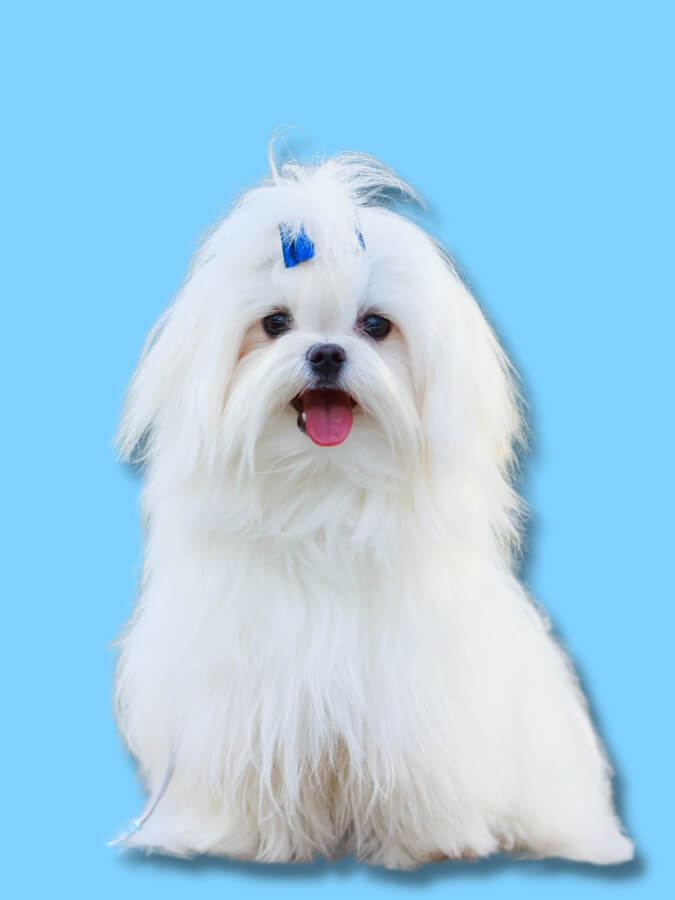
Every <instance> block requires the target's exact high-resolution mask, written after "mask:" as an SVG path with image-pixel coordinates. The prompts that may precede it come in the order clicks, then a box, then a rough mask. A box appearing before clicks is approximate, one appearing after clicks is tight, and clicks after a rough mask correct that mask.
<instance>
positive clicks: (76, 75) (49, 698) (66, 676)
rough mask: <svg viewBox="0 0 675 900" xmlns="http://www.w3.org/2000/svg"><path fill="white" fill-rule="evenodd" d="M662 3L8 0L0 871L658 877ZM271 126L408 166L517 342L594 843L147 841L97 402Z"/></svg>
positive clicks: (667, 75) (110, 428)
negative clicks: (383, 854) (598, 825)
mask: <svg viewBox="0 0 675 900" xmlns="http://www.w3.org/2000/svg"><path fill="white" fill-rule="evenodd" d="M672 9H673V6H672V4H668V3H655V2H640V3H638V2H635V3H632V4H631V3H620V2H615V3H602V2H596V3H589V2H585V3H578V2H566V3H522V2H520V3H503V4H499V3H485V2H469V0H465V2H464V3H452V4H451V3H447V4H443V3H440V2H438V3H427V2H415V3H405V4H404V3H401V4H395V3H392V4H391V5H390V4H386V3H383V2H379V3H374V4H368V3H365V2H357V3H352V2H338V3H331V4H324V3H316V4H304V3H283V2H276V3H274V4H264V3H260V2H255V3H250V4H237V5H236V6H235V5H228V4H226V3H201V2H193V3H187V2H185V3H181V4H174V3H169V2H165V3H134V4H131V3H126V2H116V3H82V4H76V3H72V2H65V3H63V2H62V3H32V4H31V3H23V4H21V6H20V8H19V6H18V5H17V6H16V7H15V9H14V10H13V11H9V12H6V13H5V16H4V19H5V21H4V25H3V28H2V32H3V36H2V38H0V40H1V41H2V48H1V49H2V52H1V54H0V56H1V58H2V63H1V65H2V68H3V70H4V71H3V73H2V84H3V91H4V93H5V94H6V101H7V102H6V104H5V107H4V109H5V111H4V112H3V113H2V124H3V126H4V128H3V131H4V137H3V139H2V144H1V145H0V152H1V153H2V155H3V157H4V159H3V163H2V170H1V171H2V178H3V183H4V187H3V198H4V199H3V207H4V215H3V220H4V221H3V240H2V249H3V257H4V262H3V269H2V294H3V311H2V320H3V338H4V339H3V342H2V344H3V352H2V354H1V357H2V367H3V377H2V383H3V386H4V390H3V406H2V425H3V439H2V452H3V457H4V459H3V463H4V464H3V472H4V476H5V482H4V485H5V486H4V495H5V502H4V504H3V505H4V513H5V514H4V516H3V522H2V524H3V530H4V532H5V534H4V538H3V541H2V546H3V549H4V551H5V553H6V554H7V558H6V561H5V563H4V566H3V573H4V603H3V618H2V626H3V649H2V653H1V654H0V657H1V658H2V665H3V668H4V669H6V672H5V674H4V676H3V679H2V683H3V693H4V701H3V707H4V708H3V714H2V718H1V719H0V721H1V722H2V724H3V726H4V729H3V730H4V732H5V733H4V736H3V738H2V754H3V757H6V759H5V761H4V762H3V766H2V771H3V782H4V786H3V795H4V803H3V821H2V828H3V830H4V831H5V835H4V838H3V842H2V843H3V849H4V850H5V853H6V856H5V861H4V864H3V872H2V882H3V885H5V886H6V887H7V888H8V896H12V897H39V896H43V895H45V896H61V895H63V896H68V897H73V898H80V897H101V898H107V897H125V898H135V897H161V898H166V900H170V898H174V897H190V898H196V900H201V898H211V897H214V898H215V897H227V896H237V897H239V896H243V897H259V896H263V895H264V896H269V897H291V896H292V897H299V898H304V897H310V896H315V895H316V893H317V892H322V893H324V894H325V895H326V896H331V895H334V896H337V895H338V894H341V893H343V892H349V894H350V895H351V896H353V897H358V896H365V895H366V894H368V895H369V896H372V897H377V896H385V895H390V896H396V897H401V898H403V897H411V896H425V897H429V898H431V897H440V896H446V895H450V894H452V896H454V897H462V898H464V897H467V898H477V897H487V896H491V897H493V896H499V897H500V898H510V897H518V898H526V897H541V896H546V897H550V898H554V897H570V896H574V897H575V898H578V900H582V898H586V897H593V898H600V897H605V896H610V895H611V896H612V897H624V896H626V897H631V898H632V897H636V898H637V897H649V898H659V897H663V896H665V895H666V893H667V889H668V885H669V884H670V886H671V887H672V876H673V864H672V856H673V853H674V852H675V851H673V835H672V815H671V814H670V812H669V807H671V808H672V805H673V800H674V798H673V792H672V783H673V777H672V771H673V742H672V710H673V703H672V690H671V688H672V664H671V662H672V656H673V625H674V624H675V622H674V618H673V607H672V604H673V593H672V575H671V572H672V513H671V510H672V508H673V495H672V481H671V477H670V473H671V469H672V459H673V442H672V424H671V422H672V414H673V406H672V377H671V371H672V365H673V359H672V356H673V354H672V343H673V339H672V332H673V325H674V321H673V313H672V305H673V300H674V299H675V297H674V291H673V278H672V269H671V266H672V247H673V199H674V197H673V180H672V170H671V166H672V158H673V140H672V138H673V134H672V115H673V108H672V91H673V69H672V66H671V64H670V62H669V60H668V59H667V57H668V56H670V57H671V58H672V45H673V21H672V15H671V11H672ZM289 122H290V123H295V124H297V125H298V126H300V127H301V128H302V129H304V131H303V132H302V133H301V134H300V135H299V137H298V136H297V135H296V138H295V139H294V140H295V146H296V148H297V147H299V148H300V151H301V152H305V151H306V152H309V153H314V152H323V153H332V152H334V151H337V150H341V149H361V150H365V151H368V152H370V153H372V154H374V155H376V156H379V157H381V158H382V159H384V160H385V161H387V162H388V163H390V164H391V165H393V166H394V167H395V168H397V169H398V170H399V171H400V172H401V173H402V174H403V175H404V176H405V177H407V178H408V179H409V180H411V181H412V183H413V184H414V185H415V186H416V187H417V188H418V189H419V190H420V191H421V192H422V194H424V195H425V196H426V197H427V198H428V200H429V202H430V205H431V207H432V215H431V218H430V220H429V227H430V229H431V230H432V231H433V232H434V233H435V234H436V235H437V236H439V237H440V238H441V239H442V240H443V241H444V242H445V243H446V244H447V245H448V246H449V247H450V248H451V249H452V252H453V254H454V256H455V258H456V260H457V262H458V264H459V267H460V269H461V271H462V272H463V273H464V275H465V277H466V278H467V279H468V280H469V283H470V284H471V286H472V288H473V289H474V290H475V292H476V293H477V296H478V297H479V298H480V300H481V302H482V304H483V306H484V308H485V310H486V311H487V313H488V315H489V317H490V319H491V321H492V322H493V323H494V325H495V327H496V328H497V330H498V331H499V333H500V335H501V337H502V339H503V341H504V343H505V345H506V347H507V349H508V350H509V352H510V354H511V355H512V357H513V359H514V361H515V363H516V364H517V366H518V368H519V369H520V372H521V373H522V376H523V381H524V386H525V392H526V396H527V399H528V401H529V404H530V409H531V420H532V423H533V426H534V432H535V439H534V445H533V452H532V454H531V456H530V458H529V461H528V464H527V468H526V477H525V482H524V491H525V494H526V497H527V499H528V500H529V501H530V503H531V505H532V507H533V509H534V523H533V527H532V529H531V533H530V534H531V549H530V552H529V554H528V556H527V559H526V562H525V565H524V577H525V578H526V580H527V582H528V583H529V585H530V586H531V587H532V588H533V590H534V591H535V592H536V594H537V596H538V597H539V598H540V599H541V600H542V601H543V602H544V603H545V605H546V606H547V608H548V609H549V610H550V612H551V614H552V617H553V620H554V622H555V624H556V627H557V629H558V631H559V633H560V634H561V635H562V636H563V638H564V640H565V642H566V644H567V646H568V647H569V649H570V650H571V652H572V654H573V657H574V659H575V660H576V662H577V664H578V666H579V669H580V672H581V673H582V677H583V680H584V683H585V685H586V687H587V689H588V691H589V694H590V697H591V701H592V705H593V708H594V710H595V713H596V716H597V720H598V722H599V725H600V727H601V731H602V734H603V736H604V738H605V739H606V741H607V744H608V746H609V748H610V752H611V755H612V757H613V759H614V761H615V763H616V767H617V770H618V772H619V773H620V790H619V799H620V807H621V811H622V814H623V817H624V820H625V822H626V825H627V827H628V828H629V830H630V833H631V834H632V835H633V837H634V838H635V840H636V842H637V845H638V848H639V859H638V861H637V862H636V863H633V864H630V865H628V866H625V867H622V868H619V869H615V870H593V869H592V868H590V867H584V866H575V865H569V864H562V863H513V862H508V861H504V862H501V861H497V862H488V863H477V864H455V865H452V864H447V865H439V866H434V867H427V869H425V870H423V871H422V873H417V874H412V875H410V874H407V875H406V874H403V875H400V874H399V875H392V874H383V873H381V872H378V871H373V870H370V869H367V868H365V867H363V866H358V865H356V864H354V863H353V861H351V860H345V861H342V862H340V863H338V864H327V863H321V862H319V863H317V864H315V865H312V866H300V867H286V868H283V867H276V866H274V867H267V868H265V867H256V866H249V865H238V864H232V863H228V862H206V863H192V864H189V863H182V862H175V861H160V860H157V861H154V860H151V861H147V860H144V859H143V858H134V857H133V856H130V855H127V856H124V855H120V854H119V853H118V852H115V851H113V850H110V849H108V848H106V847H105V846H104V842H105V840H106V839H108V838H110V837H111V836H113V835H114V834H115V833H116V832H117V830H118V828H119V827H120V826H121V825H122V824H123V823H124V822H125V821H126V820H128V819H129V818H130V817H131V816H132V815H134V814H136V813H137V812H138V811H139V810H140V808H141V802H142V800H141V795H140V793H139V790H138V786H137V784H136V782H135V779H134V774H133V769H132V766H131V763H130V761H129V759H128V758H127V756H126V755H125V753H124V751H123V750H122V748H121V746H120V743H119V741H118V739H117V736H116V733H115V727H114V724H113V720H112V715H111V710H110V701H109V695H110V682H111V674H112V666H113V652H112V650H111V649H110V648H109V646H108V645H109V642H110V641H112V639H113V638H114V637H115V636H116V635H117V633H118V632H119V630H120V627H121V625H122V623H123V622H124V620H125V619H126V618H127V616H128V614H129V612H130V609H131V605H132V602H133V598H134V593H135V587H136V581H137V578H138V572H139V560H140V546H139V535H138V527H137V497H138V487H139V485H138V482H137V480H135V478H134V477H133V476H131V475H130V473H129V472H128V471H127V470H125V468H123V467H121V466H120V465H118V464H116V462H115V460H114V457H113V451H112V446H111V442H112V435H113V433H114V428H115V424H116V420H117V417H118V413H119V409H120V403H121V399H122V395H123V391H124V388H125V383H126V382H127V379H128V377H129V375H130V373H131V371H132V367H133V365H134V362H135V359H136V356H137V354H138V351H139V349H140V347H141V344H142V342H143V339H144V336H145V334H146V332H147V330H148V328H149V327H150V325H151V323H152V322H153V320H154V319H155V317H156V316H157V315H158V313H159V312H160V310H161V309H162V308H163V307H164V306H165V305H166V303H167V302H168V301H169V300H170V298H171V296H172V294H173V292H174V291H175V289H176V288H177V286H178V284H179V282H180V280H181V277H182V275H183V273H184V271H185V268H186V265H187V262H188V259H189V257H190V254H191V252H192V250H193V248H194V247H195V243H196V241H197V239H198V238H199V236H200V235H201V234H202V233H203V232H204V230H205V228H206V227H207V226H208V225H209V223H210V222H211V221H212V220H213V219H214V218H216V217H217V216H218V215H219V214H220V213H221V212H222V211H224V210H225V209H226V208H227V204H229V203H230V202H231V200H232V199H233V198H234V197H235V196H236V194H237V192H238V191H239V190H240V189H241V188H243V187H245V186H248V185H250V184H252V183H254V182H255V181H256V180H257V179H258V178H260V177H261V176H263V175H264V174H265V172H266V144H267V140H268V138H269V136H270V134H271V132H272V130H273V129H274V128H275V127H276V126H278V125H280V124H282V123H289Z"/></svg>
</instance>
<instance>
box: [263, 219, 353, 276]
mask: <svg viewBox="0 0 675 900" xmlns="http://www.w3.org/2000/svg"><path fill="white" fill-rule="evenodd" d="M279 234H280V235H281V249H282V251H283V254H284V265H285V266H286V268H287V269H290V268H292V267H293V266H297V265H298V263H301V262H305V261H306V260H308V259H312V257H313V256H314V242H313V241H312V240H311V238H309V237H307V233H306V232H305V229H304V228H303V227H302V225H301V226H300V229H299V230H298V233H297V234H296V235H295V236H294V235H293V232H292V230H291V228H290V227H289V226H288V225H280V226H279ZM356 238H357V240H358V242H359V244H360V245H361V247H362V249H363V250H365V249H366V242H365V241H364V240H363V235H362V234H361V232H360V231H359V229H358V228H357V229H356Z"/></svg>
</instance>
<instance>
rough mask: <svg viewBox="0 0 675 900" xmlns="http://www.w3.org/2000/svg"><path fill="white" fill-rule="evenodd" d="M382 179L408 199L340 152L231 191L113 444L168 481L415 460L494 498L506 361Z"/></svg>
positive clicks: (156, 338) (162, 326) (379, 476)
mask: <svg viewBox="0 0 675 900" xmlns="http://www.w3.org/2000/svg"><path fill="white" fill-rule="evenodd" d="M392 192H393V193H394V194H398V195H399V196H400V197H411V196H412V191H411V190H410V189H409V188H408V187H407V186H406V185H405V184H404V183H403V182H401V181H400V180H399V179H398V178H397V177H396V176H395V175H394V174H393V173H391V172H390V171H389V170H387V169H385V168H384V167H383V166H381V165H379V164H378V163H376V162H375V161H373V160H370V159H368V158H364V157H361V156H355V155H343V156H339V157H335V158H333V159H329V160H327V161H325V162H323V163H321V164H319V165H316V166H298V165H286V166H284V167H283V168H282V169H281V171H280V172H279V173H276V172H275V175H274V178H272V179H270V180H269V181H268V182H266V183H263V184H262V185H261V186H260V187H258V188H255V189H254V190H252V191H250V192H249V193H247V194H245V195H244V196H243V198H242V199H241V200H240V201H239V202H238V204H237V205H236V206H235V208H234V209H233V211H232V212H231V213H230V214H229V215H228V216H227V218H226V219H225V220H224V221H222V222H221V223H220V224H219V225H218V226H217V227H216V228H215V229H214V230H213V231H212V232H211V234H210V235H209V236H208V238H207V239H206V241H205V242H204V244H203V246H202V247H201V249H200V251H199V252H198V253H197V255H196V257H195V260H194V261H193V264H192V265H191V268H190V271H189V274H188V278H187V280H186V283H185V285H184V287H183V289H182V290H181V292H180V294H179V295H178V297H177V299H176V301H175V303H174V304H173V306H172V307H171V308H170V309H169V310H168V311H167V313H166V314H165V315H164V317H163V318H162V319H161V320H160V322H159V323H158V325H157V326H156V328H155V331H154V333H153V334H152V335H151V337H150V339H149V341H148V345H147V347H146V350H145V351H144V353H143V356H142V359H141V362H140V364H139V367H138V370H137V372H136V374H135V376H134V379H133V382H132V385H131V388H130V392H129V397H128V401H127V406H126V410H125V414H124V418H123V422H122V427H121V431H120V443H121V447H122V450H123V453H124V454H125V455H131V454H132V453H133V452H134V450H135V448H138V446H139V444H140V445H142V446H143V448H144V453H145V454H146V455H147V457H148V458H149V459H150V461H151V462H152V461H154V462H156V463H157V464H158V465H161V464H162V463H164V464H165V465H169V464H170V465H171V466H172V467H173V477H174V478H175V479H178V480H180V479H183V478H189V477H190V474H191V473H194V472H202V473H203V472H204V471H211V472H213V471H220V472H221V474H222V473H223V472H225V471H226V470H227V471H229V472H231V473H233V474H234V475H235V476H236V479H237V480H238V482H241V480H242V479H245V480H246V481H247V482H248V483H249V484H250V483H251V481H252V480H254V479H256V477H258V478H262V477H266V478H268V479H269V477H270V475H273V476H274V475H275V474H276V476H277V477H278V478H282V479H283V478H285V479H286V480H287V481H288V483H289V485H290V484H291V483H296V484H297V483H299V482H302V483H307V481H308V479H311V478H312V477H313V475H314V474H315V473H316V472H318V471H321V472H323V473H324V474H325V473H326V472H329V474H330V477H331V478H334V479H341V478H346V479H348V480H349V482H350V483H351V484H357V485H359V486H360V487H361V488H362V489H364V490H368V488H371V489H373V490H375V489H377V490H380V491H381V490H382V489H383V485H385V484H388V485H389V486H391V487H392V489H397V487H396V486H399V487H400V486H401V485H404V484H406V483H408V484H410V483H412V482H413V481H414V480H415V475H416V473H422V475H423V476H424V479H425V480H426V483H427V484H429V483H431V485H432V493H442V492H443V488H442V484H443V485H445V486H446V488H447V489H450V488H448V486H449V485H450V484H451V482H454V487H453V488H452V490H455V491H461V492H463V493H465V494H467V493H468V494H471V492H474V494H476V495H477V492H479V491H480V490H482V489H483V488H487V489H488V490H489V489H490V486H489V482H492V490H493V493H494V492H498V491H500V490H501V491H502V493H504V492H505V491H506V492H507V493H508V478H507V477H506V473H507V471H508V467H509V464H510V462H511V460H512V445H513V441H514V436H515V435H516V433H517V431H518V427H519V416H518V412H517V404H516V402H515V399H514V391H513V388H512V383H511V380H510V378H509V374H508V365H507V363H506V361H505V358H504V356H503V353H502V352H501V350H500V348H499V346H498V344H497V342H496V340H495V338H494V336H493V334H492V332H491V330H490V328H489V327H488V325H487V323H486V322H485V320H484V318H483V316H482V315H481V313H480V311H479V309H478V307H477V305H476V304H475V302H474V300H473V299H472V297H471V296H470V294H469V293H468V291H467V290H466V288H465V287H464V285H463V284H462V283H461V281H460V280H459V279H458V277H457V276H456V274H455V272H454V270H453V269H452V266H451V265H450V264H449V262H448V260H447V258H446V257H445V256H444V254H443V253H442V252H441V251H440V250H439V249H438V247H437V246H436V245H435V244H434V242H433V241H432V240H431V239H430V238H429V237H428V236H427V235H426V234H425V233H424V232H423V231H422V230H421V229H420V228H419V227H418V226H416V225H415V224H413V223H412V222H411V221H409V220H407V219H406V218H404V217H402V216H401V215H399V214H397V213H395V212H393V211H392V210H391V209H389V208H388V207H387V203H386V199H387V197H388V196H390V195H391V194H392ZM453 473H454V474H455V475H456V476H457V477H456V478H453V477H452V476H453ZM324 483H325V484H329V483H330V482H329V481H324ZM504 496H506V494H504ZM456 499H457V498H456ZM502 505H503V503H502Z"/></svg>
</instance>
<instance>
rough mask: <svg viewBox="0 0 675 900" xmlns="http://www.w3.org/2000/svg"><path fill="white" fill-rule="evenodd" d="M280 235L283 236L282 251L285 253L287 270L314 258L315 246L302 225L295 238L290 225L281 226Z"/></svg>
mask: <svg viewBox="0 0 675 900" xmlns="http://www.w3.org/2000/svg"><path fill="white" fill-rule="evenodd" d="M279 233H280V234H281V249H282V250H283V253H284V265H285V266H286V268H287V269H290V268H291V266H297V265H298V263H301V262H305V261H306V260H308V259H311V258H312V257H313V256H314V244H313V242H312V241H311V240H310V239H309V238H308V237H307V235H306V233H305V229H304V228H303V227H302V225H301V226H300V230H299V231H298V233H297V234H296V235H295V236H293V232H292V231H291V229H290V228H289V227H288V225H280V226H279Z"/></svg>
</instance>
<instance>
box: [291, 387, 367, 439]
mask: <svg viewBox="0 0 675 900" xmlns="http://www.w3.org/2000/svg"><path fill="white" fill-rule="evenodd" d="M302 409H303V412H304V413H305V416H306V418H305V431H306V432H307V434H308V435H309V436H310V437H311V439H312V440H313V441H314V443H315V444H318V445H319V446H320V447H333V446H335V444H341V443H342V442H343V441H344V439H345V438H346V437H347V435H348V434H349V432H350V431H351V428H352V423H353V421H354V415H353V413H352V399H351V397H350V396H349V394H345V392H344V391H333V390H325V391H306V392H305V393H304V394H303V395H302Z"/></svg>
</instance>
